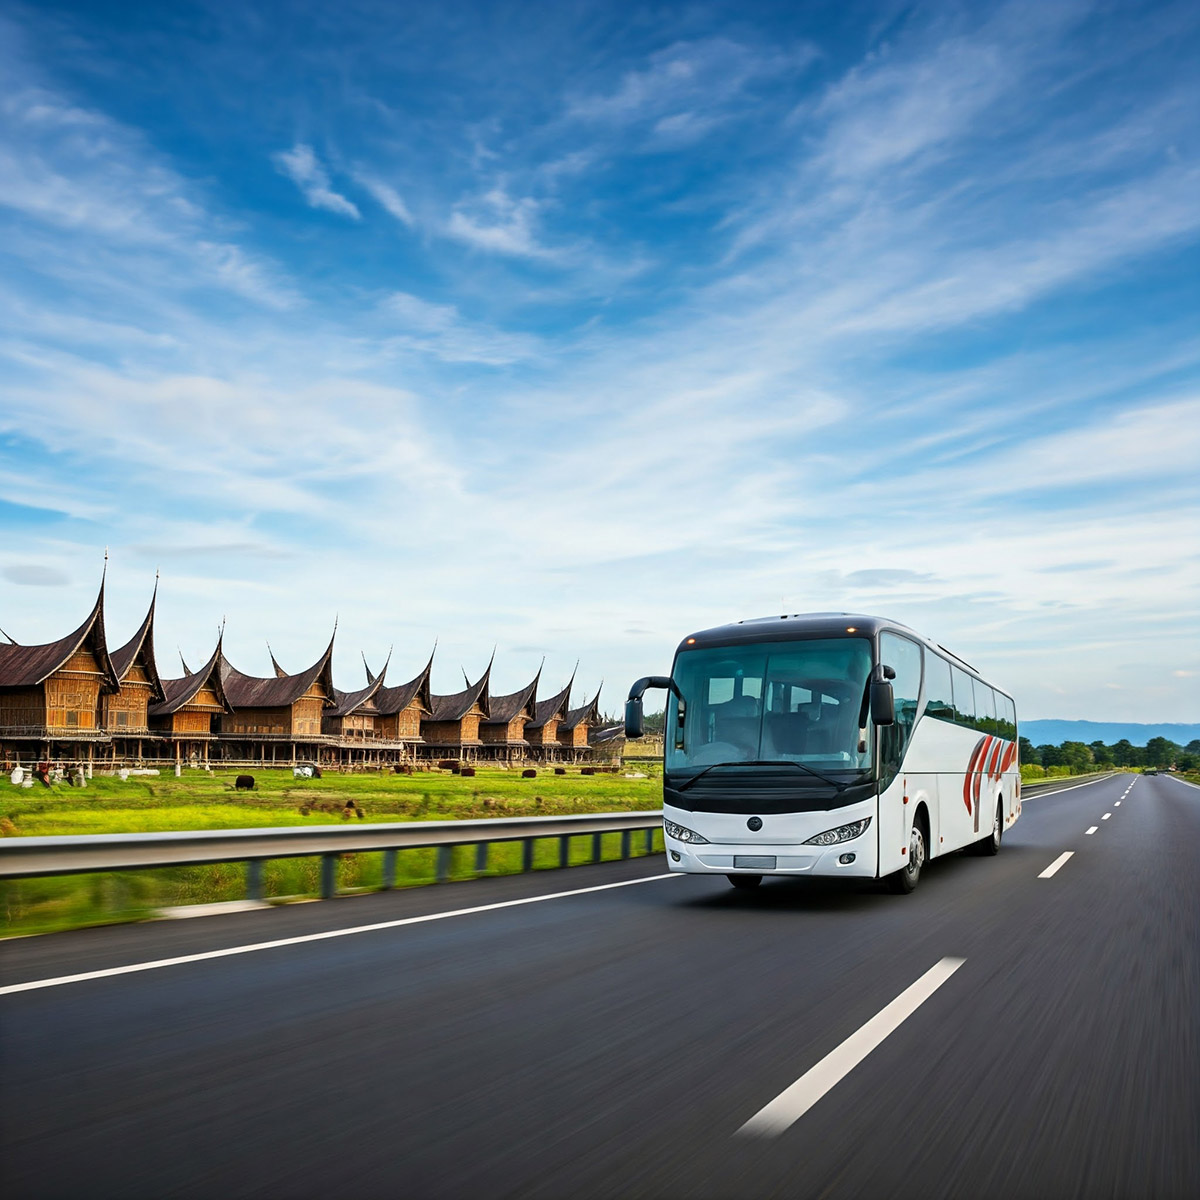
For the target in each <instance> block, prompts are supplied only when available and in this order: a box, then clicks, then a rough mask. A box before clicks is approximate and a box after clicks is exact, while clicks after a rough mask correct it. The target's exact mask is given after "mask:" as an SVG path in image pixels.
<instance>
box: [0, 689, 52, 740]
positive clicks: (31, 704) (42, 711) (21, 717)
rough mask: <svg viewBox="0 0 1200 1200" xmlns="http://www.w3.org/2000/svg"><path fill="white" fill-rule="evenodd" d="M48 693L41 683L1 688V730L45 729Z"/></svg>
mask: <svg viewBox="0 0 1200 1200" xmlns="http://www.w3.org/2000/svg"><path fill="white" fill-rule="evenodd" d="M45 725H46V694H45V692H44V691H43V690H42V688H41V685H40V684H39V685H38V686H37V687H27V688H3V689H0V732H3V731H4V730H6V729H11V730H16V729H44V728H45Z"/></svg>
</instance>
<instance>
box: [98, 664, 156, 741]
mask: <svg viewBox="0 0 1200 1200" xmlns="http://www.w3.org/2000/svg"><path fill="white" fill-rule="evenodd" d="M151 690H152V688H151V684H150V680H149V678H148V676H147V675H146V672H145V671H144V670H143V669H142V665H141V663H134V664H133V666H132V667H130V668H129V671H128V673H127V674H126V676H125V678H124V680H122V682H121V690H120V691H119V692H117V693H116V694H115V695H109V696H103V697H101V723H102V725H103V727H104V728H105V729H107V730H108V731H109V732H110V733H126V732H129V733H137V732H144V731H145V730H146V729H147V728H148V721H147V717H146V709H147V707H148V706H149V704H150V693H151Z"/></svg>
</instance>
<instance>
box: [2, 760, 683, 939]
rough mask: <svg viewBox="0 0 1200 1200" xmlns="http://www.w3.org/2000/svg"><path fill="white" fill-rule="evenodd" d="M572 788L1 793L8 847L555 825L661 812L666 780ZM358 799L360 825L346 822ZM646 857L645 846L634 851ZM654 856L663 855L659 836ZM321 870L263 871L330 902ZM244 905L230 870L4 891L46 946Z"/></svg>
mask: <svg viewBox="0 0 1200 1200" xmlns="http://www.w3.org/2000/svg"><path fill="white" fill-rule="evenodd" d="M567 772H568V773H567V774H566V775H555V774H553V772H552V771H551V772H547V771H545V770H543V769H539V770H538V774H537V777H536V778H535V779H523V778H521V772H520V770H511V771H505V770H501V769H498V768H485V767H480V768H479V773H478V774H477V775H476V776H475V777H474V778H467V779H463V778H462V777H461V776H458V775H452V774H450V773H449V772H446V771H428V772H424V771H418V772H416V773H415V774H413V775H396V774H392V773H384V772H365V773H355V774H347V775H339V774H331V773H326V774H325V775H324V776H323V777H322V778H321V779H312V780H301V779H294V778H293V776H292V773H291V770H290V769H289V770H286V771H284V770H255V771H253V772H252V774H253V775H254V777H255V780H256V783H257V788H256V790H255V791H254V792H249V793H247V792H235V791H234V789H233V780H234V776H235V775H236V774H239V773H240V772H236V771H214V772H213V773H212V774H211V775H209V774H207V773H205V772H203V771H185V772H184V774H183V777H182V778H180V779H175V778H174V776H173V775H170V774H164V775H162V776H157V777H155V776H131V777H130V779H129V780H128V781H127V782H124V783H122V782H121V781H120V780H119V779H116V778H104V777H97V778H95V779H93V780H91V782H90V783H89V785H88V787H87V788H86V789H84V790H81V789H78V788H72V787H69V786H66V785H62V786H56V787H53V788H49V789H47V788H45V787H43V786H42V785H41V784H35V785H34V787H33V788H14V787H13V786H12V785H11V784H9V783H7V782H6V781H4V782H0V835H3V836H5V837H22V836H25V837H33V836H52V835H81V834H98V833H143V832H157V831H167V830H183V829H249V828H254V827H263V826H282V825H317V824H331V823H332V824H342V823H343V822H344V821H347V820H351V821H359V820H361V821H364V822H365V821H379V822H385V821H438V820H455V819H458V820H461V819H464V818H470V817H521V816H538V815H544V816H556V815H561V814H565V813H589V812H629V811H643V810H646V809H654V808H658V807H659V805H660V804H661V803H662V787H661V774H660V772H659V770H658V769H657V768H656V767H655V766H654V765H646V764H640V763H639V764H638V765H637V767H636V768H632V769H630V771H629V772H628V773H629V774H634V773H637V774H642V775H645V776H646V778H641V779H628V778H625V777H624V775H623V774H617V775H610V774H598V775H593V776H587V775H581V774H580V773H579V768H578V767H568V768H567ZM350 800H353V801H354V805H355V810H356V811H361V813H362V816H361V817H359V816H350V817H347V816H345V815H343V814H344V809H345V806H346V804H347V802H348V801H350ZM633 843H634V847H635V849H636V850H638V851H640V850H641V849H642V848H643V846H644V842H643V839H642V837H641V835H637V836H635V837H634V839H633ZM654 846H655V848H656V849H661V848H662V835H661V832H659V833H656V835H655V841H654ZM602 850H603V855H602V856H603V857H604V858H605V859H612V858H617V857H619V855H620V835H619V834H608V835H605V837H604V839H603V844H602ZM590 856H591V839H590V838H576V839H574V840H573V842H572V844H571V862H572V864H576V863H581V862H586V861H589V860H590ZM474 862H475V858H474V847H471V846H464V847H460V848H456V849H455V851H454V855H453V861H452V868H451V878H452V879H467V878H473V877H474V876H475V875H476V872H475V870H474ZM557 865H558V843H557V840H553V839H548V840H546V841H544V842H539V843H537V845H536V847H535V852H534V867H535V869H540V868H545V867H556V866H557ZM520 868H521V850H520V846H519V845H516V844H505V845H499V846H493V847H491V849H490V851H489V859H488V868H487V870H486V872H484V873H485V874H488V875H500V874H510V873H514V872H516V871H519V870H520ZM318 872H319V860H318V859H315V858H311V859H276V860H272V861H270V862H268V863H267V864H266V865H265V872H264V882H265V888H266V895H267V897H268V898H269V899H276V900H278V899H281V898H283V897H288V898H305V897H310V896H315V895H316V894H317V890H318ZM434 875H435V852H434V851H433V850H432V849H429V850H408V851H404V852H402V853H401V854H400V856H399V862H398V867H397V879H396V882H397V886H401V887H404V886H415V885H420V884H424V883H432V882H433V880H434ZM381 885H382V855H381V854H348V855H344V856H343V857H342V858H341V860H340V862H339V865H338V886H339V888H340V889H342V890H346V891H351V890H354V889H363V890H369V889H372V888H378V887H380V886H381ZM245 894H246V882H245V865H244V864H243V863H219V864H213V865H211V866H201V867H181V868H171V869H168V870H159V871H135V872H120V873H114V874H102V875H101V874H98V875H74V876H60V877H55V878H46V879H24V880H16V881H12V882H9V883H5V884H2V885H0V899H2V901H3V908H2V917H3V920H2V922H0V936H13V935H18V934H30V933H43V932H49V931H51V930H56V929H68V928H77V927H80V926H84V925H97V924H106V923H110V922H117V921H130V920H141V919H145V918H147V917H149V916H152V915H153V914H154V912H155V911H156V910H157V909H160V908H166V907H171V906H175V905H181V904H205V903H213V902H216V901H221V900H238V899H242V898H243V897H244V896H245Z"/></svg>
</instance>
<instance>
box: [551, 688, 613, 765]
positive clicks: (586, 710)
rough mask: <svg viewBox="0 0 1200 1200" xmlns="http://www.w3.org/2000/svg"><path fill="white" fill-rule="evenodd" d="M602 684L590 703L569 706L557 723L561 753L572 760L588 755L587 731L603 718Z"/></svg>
mask: <svg viewBox="0 0 1200 1200" xmlns="http://www.w3.org/2000/svg"><path fill="white" fill-rule="evenodd" d="M603 687H604V684H601V685H600V688H599V689H597V691H596V695H595V696H594V697H593V698H592V702H591V703H590V704H585V705H583V707H582V708H571V709H568V710H567V715H566V716H565V717H564V718H563V719H562V720H561V721H560V722H559V725H558V744H559V745H560V746H561V747H562V755H563V757H565V758H569V759H570V760H571V761H572V762H578V761H580V760H581V759H583V758H587V757H588V731H589V730H590V729H592V728H593V727H594V726H598V725H599V724H600V723H601V722H602V721H603V720H604V718H603V717H602V716H601V715H600V691H601V690H602V689H603Z"/></svg>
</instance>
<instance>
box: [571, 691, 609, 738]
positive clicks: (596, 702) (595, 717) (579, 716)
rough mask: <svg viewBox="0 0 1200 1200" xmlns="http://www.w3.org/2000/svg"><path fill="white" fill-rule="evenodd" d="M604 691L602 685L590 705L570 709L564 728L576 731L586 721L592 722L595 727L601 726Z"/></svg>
mask: <svg viewBox="0 0 1200 1200" xmlns="http://www.w3.org/2000/svg"><path fill="white" fill-rule="evenodd" d="M603 690H604V684H603V683H601V684H600V686H599V687H598V688H597V689H596V694H595V695H594V696H593V697H592V701H591V703H590V704H585V705H583V706H582V707H581V708H572V709H569V710H568V711H567V715H566V717H564V718H563V728H564V729H574V728H575V726H576V725H578V724H579V722H580V721H584V720H587V721H590V722H591V723H592V724H593V725H597V724H599V723H600V722H601V721H602V720H603V719H604V718H603V717H602V716H601V715H600V693H601V692H602V691H603Z"/></svg>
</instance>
